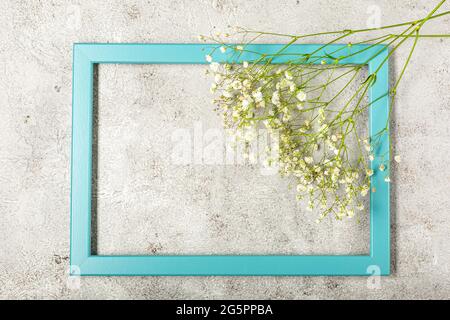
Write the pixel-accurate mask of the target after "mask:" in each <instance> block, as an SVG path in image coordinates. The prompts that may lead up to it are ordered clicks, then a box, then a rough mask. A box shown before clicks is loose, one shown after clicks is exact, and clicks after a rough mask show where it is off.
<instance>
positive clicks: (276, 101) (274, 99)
mask: <svg viewBox="0 0 450 320" xmlns="http://www.w3.org/2000/svg"><path fill="white" fill-rule="evenodd" d="M272 103H273V104H274V105H280V93H279V92H278V91H274V93H273V95H272Z"/></svg>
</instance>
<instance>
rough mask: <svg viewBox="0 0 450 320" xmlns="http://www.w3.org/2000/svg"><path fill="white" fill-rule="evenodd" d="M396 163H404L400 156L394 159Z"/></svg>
mask: <svg viewBox="0 0 450 320" xmlns="http://www.w3.org/2000/svg"><path fill="white" fill-rule="evenodd" d="M394 160H395V162H397V163H400V161H402V158H401V157H400V155H396V156H395V157H394Z"/></svg>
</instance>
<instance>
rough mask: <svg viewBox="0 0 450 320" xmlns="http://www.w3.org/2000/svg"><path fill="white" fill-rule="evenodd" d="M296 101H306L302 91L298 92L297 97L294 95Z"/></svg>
mask: <svg viewBox="0 0 450 320" xmlns="http://www.w3.org/2000/svg"><path fill="white" fill-rule="evenodd" d="M296 97H297V99H298V100H299V101H301V102H303V101H305V100H306V93H305V92H304V91H302V90H300V91H299V92H298V93H297V95H296Z"/></svg>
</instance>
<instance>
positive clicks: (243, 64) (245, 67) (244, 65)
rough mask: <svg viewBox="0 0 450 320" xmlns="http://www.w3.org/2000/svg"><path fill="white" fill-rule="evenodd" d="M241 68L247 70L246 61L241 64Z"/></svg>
mask: <svg viewBox="0 0 450 320" xmlns="http://www.w3.org/2000/svg"><path fill="white" fill-rule="evenodd" d="M242 66H243V67H244V69H247V68H248V62H247V61H244V62H243V63H242Z"/></svg>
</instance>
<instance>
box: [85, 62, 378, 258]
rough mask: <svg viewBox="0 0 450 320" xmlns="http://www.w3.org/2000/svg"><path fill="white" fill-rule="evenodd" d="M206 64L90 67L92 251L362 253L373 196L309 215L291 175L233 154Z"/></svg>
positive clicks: (365, 121) (365, 251) (365, 248)
mask: <svg viewBox="0 0 450 320" xmlns="http://www.w3.org/2000/svg"><path fill="white" fill-rule="evenodd" d="M206 69H207V67H206V66H204V65H127V64H100V65H97V66H96V70H95V77H94V143H93V198H92V208H93V212H92V251H93V254H98V255H128V254H139V255H170V254H175V255H182V254H205V255H209V254H230V255H231V254H264V255H270V254H286V255H308V254H352V255H358V254H361V255H367V254H369V238H370V230H369V220H370V219H369V209H368V208H369V206H368V201H367V203H366V206H365V207H366V209H365V210H364V211H362V212H360V213H358V218H354V219H344V221H336V220H335V219H334V217H332V216H330V217H328V218H326V219H324V220H323V221H322V222H321V223H316V219H317V216H318V215H319V210H316V211H312V212H311V211H308V210H307V209H306V206H307V205H306V203H305V202H299V201H297V200H296V197H295V195H296V192H295V186H294V187H293V186H292V181H290V180H289V179H286V178H283V177H280V175H279V174H277V173H272V174H270V173H269V174H267V172H264V170H261V166H259V165H258V164H256V165H255V164H254V163H253V164H252V163H248V162H249V161H246V159H242V158H241V156H240V152H239V150H238V149H233V150H234V151H233V150H231V151H230V149H229V146H228V143H227V141H228V140H227V134H226V133H225V132H224V130H223V129H222V128H223V125H222V120H221V118H220V117H219V116H218V115H217V113H216V112H214V110H213V109H214V105H213V104H212V102H211V99H212V98H213V96H212V95H211V93H210V92H209V87H210V84H211V81H212V79H211V77H210V76H208V75H205V70H206ZM323 76H324V77H326V76H327V75H326V74H324V75H323ZM365 76H367V72H365V75H364V73H362V74H361V79H360V80H361V81H363V80H364V77H365ZM317 80H319V79H317ZM334 86H335V87H336V88H339V82H336V83H335V84H334V85H333V86H330V90H331V91H330V92H326V93H324V98H326V96H327V95H328V96H329V97H330V96H332V95H333V91H332V90H333V87H334ZM355 89H356V85H355V86H353V87H352V86H350V87H349V88H348V93H346V94H345V95H343V96H342V97H341V98H340V99H345V97H347V98H348V95H351V94H352V90H353V91H354V90H355ZM336 103H339V101H336ZM359 121H362V123H363V124H364V125H361V126H360V127H361V128H362V129H361V130H362V131H364V132H365V133H367V125H368V118H367V115H364V116H363V117H362V118H361V119H360V120H359ZM233 152H234V153H233Z"/></svg>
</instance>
